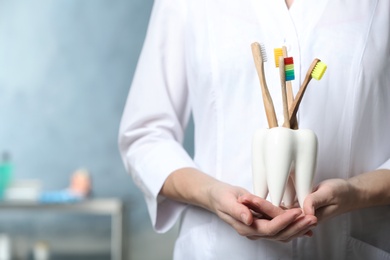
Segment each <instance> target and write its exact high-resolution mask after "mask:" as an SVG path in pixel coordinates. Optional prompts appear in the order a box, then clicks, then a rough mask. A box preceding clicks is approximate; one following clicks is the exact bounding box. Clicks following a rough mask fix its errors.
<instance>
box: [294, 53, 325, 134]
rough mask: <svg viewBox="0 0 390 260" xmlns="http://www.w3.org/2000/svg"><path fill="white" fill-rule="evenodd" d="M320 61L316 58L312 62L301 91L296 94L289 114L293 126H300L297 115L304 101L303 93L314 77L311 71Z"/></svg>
mask: <svg viewBox="0 0 390 260" xmlns="http://www.w3.org/2000/svg"><path fill="white" fill-rule="evenodd" d="M319 61H320V60H319V59H314V60H313V62H312V63H311V65H310V67H309V69H308V70H307V73H306V77H305V80H304V81H303V83H302V85H301V87H300V88H299V91H298V93H297V95H296V96H295V99H294V102H293V104H292V106H291V107H290V109H289V116H290V122H291V125H292V128H293V127H295V126H296V127H298V124H297V118H296V116H297V112H298V109H299V105H300V104H301V101H302V98H303V95H304V94H305V91H306V88H307V86H308V85H309V82H310V80H311V79H312V77H311V73H312V71H313V69H314V67H315V66H316V65H317V62H319ZM294 129H295V128H294Z"/></svg>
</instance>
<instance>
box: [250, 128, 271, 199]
mask: <svg viewBox="0 0 390 260" xmlns="http://www.w3.org/2000/svg"><path fill="white" fill-rule="evenodd" d="M267 131H268V129H260V130H258V131H256V133H255V135H254V137H253V145H252V153H253V154H252V156H253V158H252V174H253V188H254V193H255V195H257V196H259V197H260V198H263V199H265V198H266V197H267V195H268V186H267V175H266V169H265V165H264V152H263V151H264V145H265V144H264V140H265V138H266V135H267Z"/></svg>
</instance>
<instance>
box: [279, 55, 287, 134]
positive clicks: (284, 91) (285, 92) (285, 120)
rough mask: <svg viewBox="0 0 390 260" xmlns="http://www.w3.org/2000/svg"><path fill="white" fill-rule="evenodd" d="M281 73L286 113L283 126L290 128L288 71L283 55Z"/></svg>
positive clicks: (280, 62)
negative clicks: (287, 88)
mask: <svg viewBox="0 0 390 260" xmlns="http://www.w3.org/2000/svg"><path fill="white" fill-rule="evenodd" d="M279 74H280V84H281V87H282V100H283V115H284V123H283V126H284V127H287V128H290V118H289V113H288V103H287V91H286V71H285V67H284V58H283V57H279Z"/></svg>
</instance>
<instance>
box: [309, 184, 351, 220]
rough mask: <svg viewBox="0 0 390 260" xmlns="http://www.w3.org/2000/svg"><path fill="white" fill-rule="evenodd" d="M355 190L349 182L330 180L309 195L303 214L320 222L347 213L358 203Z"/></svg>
mask: <svg viewBox="0 0 390 260" xmlns="http://www.w3.org/2000/svg"><path fill="white" fill-rule="evenodd" d="M355 200H356V196H355V190H354V188H353V187H352V185H351V184H350V182H348V181H347V180H343V179H329V180H325V181H323V182H321V183H320V184H319V185H318V186H317V187H316V188H315V189H314V191H313V193H311V194H309V195H308V196H307V197H306V199H305V202H304V205H303V212H304V213H305V214H307V215H315V216H316V217H317V218H318V222H321V221H324V220H326V219H329V218H331V217H334V216H337V215H340V214H343V213H346V212H348V211H350V210H352V209H353V204H354V203H356V201H355Z"/></svg>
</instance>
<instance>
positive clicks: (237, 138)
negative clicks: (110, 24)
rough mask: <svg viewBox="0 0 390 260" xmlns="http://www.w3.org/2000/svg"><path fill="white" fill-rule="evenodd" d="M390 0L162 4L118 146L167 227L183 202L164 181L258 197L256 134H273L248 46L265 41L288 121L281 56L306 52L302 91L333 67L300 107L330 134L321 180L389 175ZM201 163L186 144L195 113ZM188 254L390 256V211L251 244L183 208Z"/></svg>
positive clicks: (158, 225)
mask: <svg viewBox="0 0 390 260" xmlns="http://www.w3.org/2000/svg"><path fill="white" fill-rule="evenodd" d="M389 24H390V1H388V0H370V1H355V0H343V1H340V0H323V1H309V0H295V1H294V4H293V5H292V7H291V9H290V10H288V9H287V8H286V5H285V2H284V0H272V1H268V0H267V1H266V0H253V1H249V0H247V1H242V0H232V1H222V0H214V1H209V0H188V1H180V0H156V1H155V5H154V8H153V12H152V16H151V21H150V25H149V30H148V33H147V37H146V40H145V44H144V48H143V51H142V54H141V56H140V59H139V64H138V67H137V71H136V74H135V77H134V79H133V84H132V87H131V91H130V94H129V97H128V101H127V104H126V108H125V111H124V115H123V119H122V124H121V128H120V139H119V143H120V150H121V154H122V157H123V160H124V162H125V165H126V167H127V169H128V171H129V172H130V173H131V175H132V176H133V178H134V180H135V183H136V184H137V185H138V186H139V187H140V189H141V190H142V191H143V192H144V194H145V198H146V202H147V204H148V208H149V212H150V217H151V220H152V223H153V225H154V227H155V229H156V230H157V231H158V232H164V231H166V230H168V229H169V228H170V227H171V226H172V225H173V224H174V223H175V221H176V220H177V218H178V217H179V215H180V214H181V213H182V212H183V210H184V209H185V207H186V206H185V205H183V204H180V203H176V202H173V201H171V200H168V199H164V198H160V197H159V196H158V192H159V190H160V189H161V186H162V184H163V182H164V180H165V179H166V177H167V176H168V175H169V174H170V173H171V172H172V171H174V170H176V169H179V168H182V167H197V168H199V169H200V170H202V171H203V172H206V173H208V174H210V175H212V176H214V177H216V178H218V179H220V180H223V181H225V182H228V183H231V184H234V185H238V186H242V187H244V188H246V189H248V190H250V191H252V190H253V189H252V179H251V138H252V135H253V133H254V131H255V130H256V129H258V128H266V127H267V120H266V118H265V113H264V107H263V102H262V97H261V92H260V86H259V81H258V78H257V74H256V71H255V67H254V63H253V59H252V54H251V48H250V44H251V43H252V42H255V41H257V42H262V43H264V44H265V46H266V50H267V54H268V62H267V63H266V64H265V72H266V77H267V82H268V86H269V88H270V92H271V95H272V97H273V101H274V105H275V107H276V111H277V115H278V119H282V102H281V91H280V83H279V78H278V70H277V69H276V68H275V66H274V62H273V48H276V47H281V46H282V45H286V46H287V47H288V52H289V55H290V56H293V57H294V65H295V75H296V80H294V81H293V87H294V92H295V93H297V91H298V89H299V86H300V84H301V83H302V81H303V79H304V77H305V74H306V71H307V69H308V67H309V66H310V64H311V62H312V60H313V59H314V58H320V59H321V60H323V61H324V62H325V63H326V64H327V65H328V70H327V71H326V73H325V75H324V77H323V79H322V80H321V81H316V80H312V82H311V83H310V85H309V87H308V90H307V91H306V94H305V96H304V98H303V101H302V104H301V106H300V109H299V126H300V128H309V129H312V130H313V131H314V132H315V133H316V134H317V137H318V141H319V154H318V164H317V172H316V179H315V182H316V183H318V182H319V181H321V180H324V179H328V178H334V177H338V178H348V177H350V176H353V175H357V174H360V173H363V172H366V171H370V170H374V169H377V168H387V169H389V168H390V134H389V133H390V131H389V129H390V66H389V64H390V29H389V28H390V27H389ZM191 112H192V113H193V117H194V122H195V158H194V159H193V160H192V159H191V158H190V157H189V156H188V155H187V154H186V153H185V151H184V150H183V148H182V147H181V145H180V143H181V142H182V139H183V133H184V129H185V126H186V124H187V122H188V119H189V116H190V113H191ZM184 212H185V213H184V215H183V222H182V228H181V232H180V236H179V238H178V241H177V243H176V247H175V258H176V259H202V260H204V259H390V242H389V241H390V235H389V234H390V233H389V230H390V221H389V219H390V208H389V207H378V208H374V209H367V210H362V211H358V212H354V213H351V214H345V215H342V216H339V217H336V218H334V219H332V220H330V221H327V222H326V223H323V224H321V225H319V226H318V227H317V228H316V229H315V230H314V234H315V235H314V236H313V237H312V238H302V239H297V240H294V241H293V242H291V243H286V244H282V243H278V242H272V241H266V240H258V241H250V240H248V239H247V238H245V237H241V236H240V235H238V234H237V233H236V232H235V231H234V230H233V229H232V228H231V227H229V226H228V225H227V224H225V223H224V222H223V221H221V220H219V219H218V218H217V217H216V216H215V215H213V214H211V213H209V212H206V211H204V210H202V209H199V208H195V207H188V209H187V210H185V211H184Z"/></svg>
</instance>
